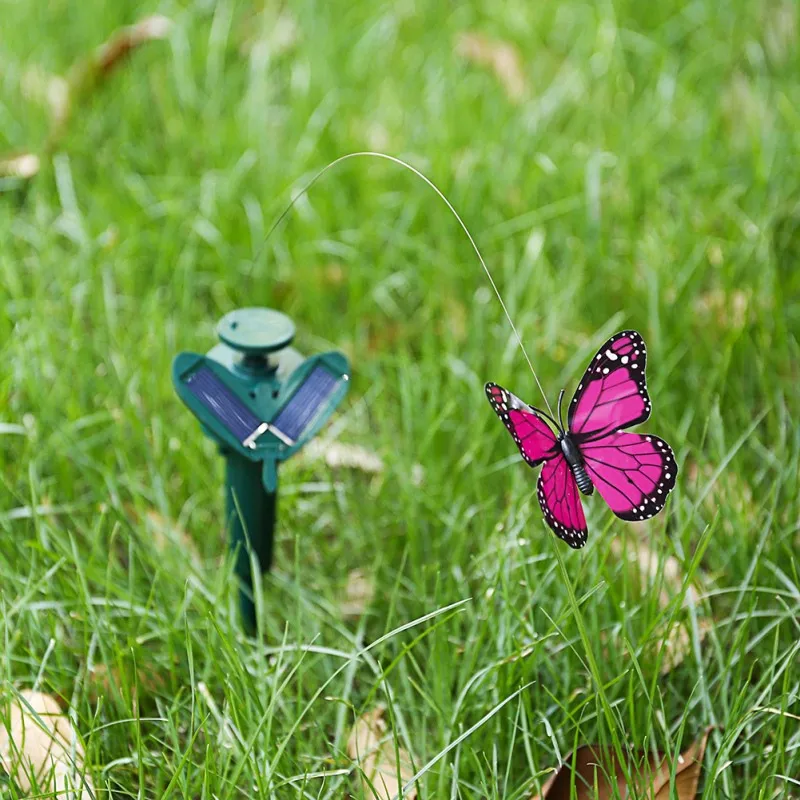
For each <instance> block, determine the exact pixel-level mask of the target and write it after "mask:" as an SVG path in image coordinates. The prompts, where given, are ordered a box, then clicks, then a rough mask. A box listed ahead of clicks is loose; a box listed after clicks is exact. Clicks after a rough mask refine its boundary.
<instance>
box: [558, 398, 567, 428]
mask: <svg viewBox="0 0 800 800" xmlns="http://www.w3.org/2000/svg"><path fill="white" fill-rule="evenodd" d="M563 399H564V390H563V389H562V390H561V391H560V392H559V393H558V426H559V427H560V428H561V430H562V431H565V430H566V428H565V427H564V417H563V416H562V415H561V401H562V400H563Z"/></svg>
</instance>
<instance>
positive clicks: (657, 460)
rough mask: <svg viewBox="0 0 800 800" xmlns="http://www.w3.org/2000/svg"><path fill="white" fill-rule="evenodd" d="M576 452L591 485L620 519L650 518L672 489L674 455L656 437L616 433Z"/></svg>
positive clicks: (674, 469)
mask: <svg viewBox="0 0 800 800" xmlns="http://www.w3.org/2000/svg"><path fill="white" fill-rule="evenodd" d="M580 450H581V454H582V455H583V459H584V466H585V468H586V471H587V472H588V473H589V477H590V478H591V479H592V483H593V484H594V485H595V486H596V487H597V491H598V492H600V494H601V496H602V497H603V499H604V500H605V501H606V502H607V503H608V505H609V506H610V507H611V510H612V511H613V512H614V513H615V514H616V515H617V516H618V517H620V518H621V519H625V520H630V521H638V520H643V519H650V517H652V516H654V515H655V514H657V513H658V512H659V511H661V509H662V508H664V504H665V503H666V502H667V495H668V494H669V493H670V492H671V491H672V490H673V489H674V488H675V476H676V475H677V474H678V465H677V463H676V462H675V455H674V454H673V452H672V448H671V447H670V446H669V445H668V444H667V443H666V442H665V441H664V440H663V439H659V438H658V436H652V435H650V434H642V433H623V432H622V431H617V432H615V433H612V434H610V435H608V436H604V437H603V438H601V439H596V440H593V441H589V442H586V443H585V444H582V445H581V447H580Z"/></svg>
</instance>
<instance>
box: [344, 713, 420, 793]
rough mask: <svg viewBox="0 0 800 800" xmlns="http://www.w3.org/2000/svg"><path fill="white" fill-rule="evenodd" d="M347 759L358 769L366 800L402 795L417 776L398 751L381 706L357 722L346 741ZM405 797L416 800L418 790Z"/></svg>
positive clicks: (404, 752) (408, 761) (412, 790)
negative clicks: (404, 789)
mask: <svg viewBox="0 0 800 800" xmlns="http://www.w3.org/2000/svg"><path fill="white" fill-rule="evenodd" d="M347 755H348V756H350V758H351V759H353V761H355V762H356V763H357V764H358V765H359V767H360V771H361V785H362V787H363V792H364V797H365V798H369V799H370V800H389V799H390V798H392V797H394V796H395V795H399V794H400V792H401V791H402V789H403V786H404V785H405V784H406V783H408V781H410V780H411V778H412V777H413V776H414V768H413V766H412V764H411V758H410V756H409V755H408V753H407V752H406V751H405V750H404V749H403V748H402V747H398V748H397V749H396V748H395V742H394V739H393V737H392V735H391V733H390V732H389V731H388V729H387V725H386V720H385V719H384V709H383V708H381V707H380V706H378V707H377V708H374V709H372V710H371V711H367V712H366V713H365V714H362V715H361V716H360V717H359V718H358V719H357V720H356V723H355V725H354V726H353V730H352V731H351V732H350V738H349V739H348V740H347ZM405 797H406V798H409V800H416V798H417V790H416V789H415V788H412V789H411V790H410V791H409V792H408V793H407V794H406V795H405Z"/></svg>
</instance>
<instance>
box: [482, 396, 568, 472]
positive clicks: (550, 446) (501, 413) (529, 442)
mask: <svg viewBox="0 0 800 800" xmlns="http://www.w3.org/2000/svg"><path fill="white" fill-rule="evenodd" d="M485 388H486V397H487V398H488V400H489V404H490V405H491V406H492V408H493V409H494V413H495V414H497V416H498V417H500V419H501V420H502V421H503V424H504V425H505V426H506V428H508V432H509V433H510V434H511V436H512V437H513V439H514V441H515V442H516V443H517V447H519V451H520V453H522V457H523V458H524V459H525V461H526V462H527V463H528V464H529V466H531V467H536V466H538V465H539V464H541V463H542V461H544V460H545V459H546V458H550V457H551V455H552V454H553V453H554V452H556V449H557V444H558V442H557V441H556V437H555V434H554V433H553V431H552V430H551V429H550V426H549V425H548V424H547V423H546V422H545V421H544V420H543V419H542V418H541V417H540V416H539V415H538V414H537V413H536V412H535V411H533V410H531V409H530V407H529V406H527V405H526V404H525V403H523V402H522V400H520V399H519V398H518V397H517V396H516V395H513V394H511V392H509V391H508V390H507V389H504V388H503V387H502V386H498V385H497V384H496V383H487V384H486V387H485Z"/></svg>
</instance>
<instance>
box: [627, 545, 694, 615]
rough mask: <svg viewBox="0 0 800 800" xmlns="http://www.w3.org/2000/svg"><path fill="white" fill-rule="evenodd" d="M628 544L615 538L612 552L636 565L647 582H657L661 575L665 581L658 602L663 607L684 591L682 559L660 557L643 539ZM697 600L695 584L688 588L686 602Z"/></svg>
mask: <svg viewBox="0 0 800 800" xmlns="http://www.w3.org/2000/svg"><path fill="white" fill-rule="evenodd" d="M627 541H628V544H627V546H626V544H625V543H624V541H623V540H622V539H614V540H613V541H612V543H611V552H612V553H613V554H614V556H615V557H616V558H620V559H621V558H625V557H626V556H627V559H628V561H629V563H633V564H635V565H636V567H637V569H638V571H639V573H640V574H641V576H642V579H643V581H644V582H645V583H655V582H656V581H658V580H659V577H660V578H661V580H662V581H663V586H662V588H661V592H660V593H659V596H658V602H659V605H660V606H661V608H666V607H667V606H668V605H669V604H670V601H671V600H672V597H673V596H674V595H677V594H680V593H681V592H682V591H683V568H682V567H681V563H680V561H678V559H677V558H675V556H666V557H659V555H658V554H657V553H656V552H654V551H653V550H651V549H650V548H649V547H648V546H647V545H646V544H645V542H644V540H643V539H639V538H637V539H634V540H630V539H629V540H627ZM690 598H691V599H693V600H695V601H696V599H697V593H696V591H695V589H694V587H693V586H689V587H688V588H687V590H686V596H685V598H684V604H685V603H686V602H687V601H688V600H689V599H690Z"/></svg>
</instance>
